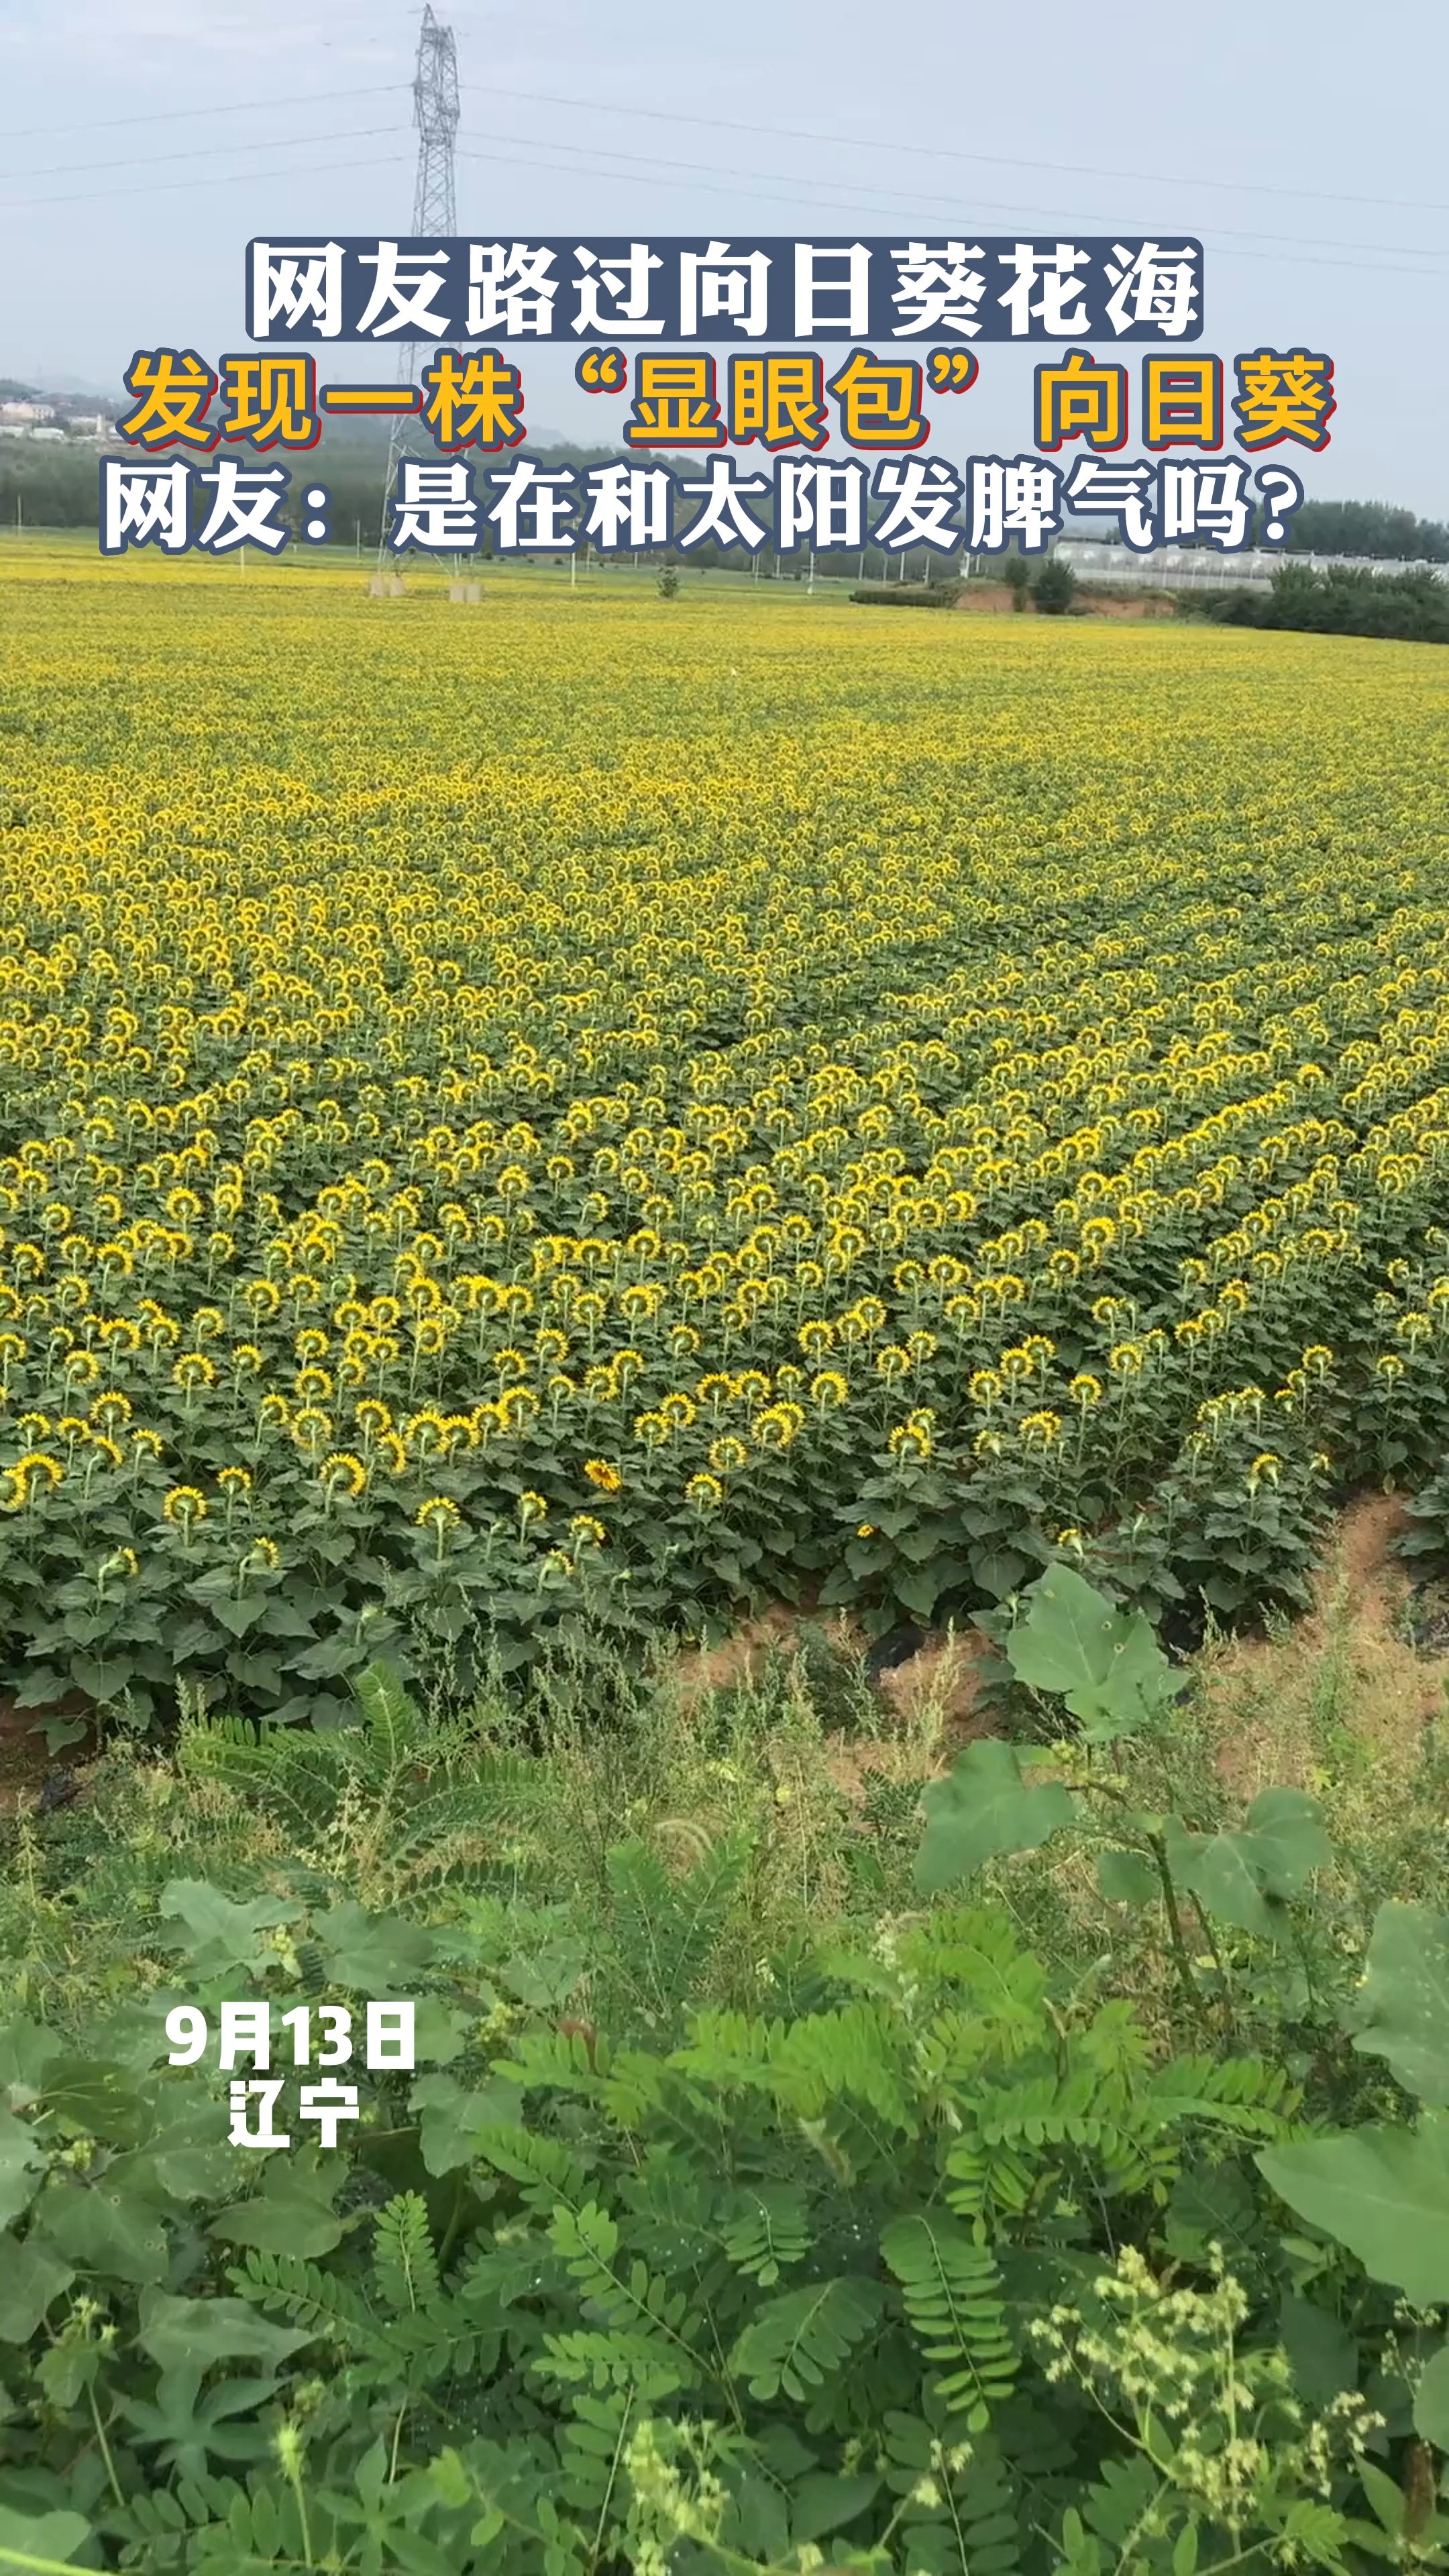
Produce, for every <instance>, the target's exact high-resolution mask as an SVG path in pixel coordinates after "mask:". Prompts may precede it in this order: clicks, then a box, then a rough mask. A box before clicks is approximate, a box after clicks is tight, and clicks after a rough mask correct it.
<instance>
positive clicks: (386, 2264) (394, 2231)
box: [372, 2191, 442, 2317]
mask: <svg viewBox="0 0 1449 2576" xmlns="http://www.w3.org/2000/svg"><path fill="white" fill-rule="evenodd" d="M372 2277H373V2284H374V2287H375V2289H376V2292H377V2296H378V2298H379V2299H380V2300H381V2302H382V2304H383V2306H384V2307H385V2308H388V2309H390V2310H391V2312H392V2314H393V2315H394V2316H400V2317H407V2316H417V2315H418V2314H419V2313H420V2311H421V2310H423V2309H425V2308H431V2307H434V2306H435V2305H436V2304H437V2301H438V2299H439V2297H440V2295H441V2289H442V2284H441V2282H440V2280H439V2277H438V2258H437V2255H436V2253H435V2251H434V2249H433V2231H432V2228H431V2226H430V2224H429V2221H428V2208H427V2203H426V2201H425V2200H424V2199H423V2197H422V2195H421V2193H420V2192H416V2191H402V2192H398V2193H397V2194H396V2196H395V2197H394V2198H393V2199H392V2200H390V2201H389V2202H388V2204H387V2206H386V2208H385V2209H382V2210H380V2211H379V2212H378V2219H377V2232H376V2234H375V2236H374V2238H373V2247H372Z"/></svg>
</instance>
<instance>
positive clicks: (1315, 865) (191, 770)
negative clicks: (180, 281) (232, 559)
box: [0, 542, 1449, 1721]
mask: <svg viewBox="0 0 1449 2576" xmlns="http://www.w3.org/2000/svg"><path fill="white" fill-rule="evenodd" d="M0 598H3V616H0V1384H3V1413H0V1505H3V1515H0V1687H4V1688H6V1689H8V1690H11V1691H13V1692H14V1693H15V1694H16V1696H17V1697H18V1698H19V1699H20V1700H21V1702H22V1703H23V1704H26V1705H29V1706H32V1707H43V1706H47V1705H51V1704H54V1703H56V1702H58V1701H60V1700H61V1699H62V1698H63V1696H64V1694H65V1693H66V1692H68V1691H79V1692H81V1693H83V1694H85V1696H86V1697H87V1698H88V1699H90V1700H94V1701H99V1702H103V1703H111V1704H119V1705H122V1706H126V1707H129V1708H131V1709H132V1710H133V1711H135V1712H136V1713H137V1714H138V1717H139V1719H140V1720H141V1721H144V1719H145V1717H146V1715H147V1713H148V1712H149V1711H151V1710H153V1709H159V1708H164V1706H165V1705H167V1704H168V1703H169V1700H170V1697H171V1694H172V1692H173V1689H174V1686H175V1683H176V1681H177V1678H178V1677H180V1678H181V1679H184V1680H188V1681H191V1682H193V1683H195V1684H197V1685H198V1686H200V1687H201V1688H202V1689H203V1690H204V1692H205V1695H206V1696H207V1697H208V1698H209V1699H210V1700H212V1701H213V1702H216V1703H218V1704H221V1705H225V1706H226V1707H228V1708H231V1709H235V1710H239V1711H241V1712H244V1713H250V1714H252V1715H266V1714H271V1715H274V1716H280V1717H282V1718H296V1717H300V1716H302V1715H304V1714H305V1715H313V1716H316V1715H322V1716H324V1717H325V1716H326V1715H327V1714H328V1713H329V1712H332V1711H337V1712H340V1711H341V1709H342V1708H343V1707H344V1706H345V1704H346V1702H347V1699H348V1693H349V1685H350V1682H351V1680H352V1678H353V1677H354V1676H355V1674H356V1673H357V1672H358V1671H359V1670H360V1669H362V1668H363V1667H364V1666H365V1665H366V1664H367V1663H368V1662H370V1661H371V1660H373V1659H374V1658H375V1657H376V1656H377V1655H378V1654H379V1653H380V1652H386V1653H387V1654H389V1655H390V1656H391V1657H392V1658H393V1659H394V1660H395V1661H397V1662H399V1663H400V1664H402V1665H403V1666H404V1667H405V1668H406V1667H408V1666H411V1667H412V1668H414V1669H415V1668H416V1666H417V1662H418V1659H419V1657H420V1656H421V1655H424V1654H431V1655H433V1656H435V1657H436V1658H437V1659H438V1661H439V1669H441V1670H445V1671H447V1672H449V1673H451V1674H452V1675H454V1676H455V1677H456V1680H457V1682H458V1684H459V1686H460V1687H464V1688H466V1687H468V1686H469V1684H470V1679H471V1677H472V1676H473V1675H474V1674H475V1673H476V1671H477V1670H478V1668H479V1664H480V1660H481V1659H483V1658H490V1657H491V1658H493V1659H495V1660H496V1662H498V1663H501V1665H502V1666H503V1668H504V1669H515V1668H521V1667H523V1666H525V1665H527V1664H528V1663H529V1662H530V1661H531V1660H532V1659H534V1658H535V1657H536V1656H537V1655H538V1653H539V1652H540V1651H542V1650H543V1649H545V1648H547V1647H548V1646H549V1645H550V1642H551V1641H558V1640H566V1639H568V1638H569V1637H571V1636H572V1637H578V1636H581V1635H584V1634H586V1633H587V1634H596V1633H603V1634H605V1635H609V1634H613V1635H614V1636H615V1637H616V1638H617V1639H618V1640H619V1641H620V1642H624V1643H627V1641H628V1640H629V1639H630V1638H643V1637H645V1636H647V1635H648V1634H650V1633H652V1632H655V1631H658V1630H660V1629H662V1628H664V1627H668V1626H674V1627H679V1628H687V1629H689V1630H691V1631H694V1632H700V1631H703V1630H705V1629H707V1628H708V1627H709V1626H710V1625H711V1623H713V1622H715V1621H717V1620H719V1619H721V1618H726V1617H728V1616H729V1615H731V1614H732V1613H734V1612H737V1611H738V1610H740V1609H741V1608H742V1607H744V1606H746V1605H757V1604H759V1603H760V1602H762V1601H766V1600H771V1599H785V1600H789V1601H801V1600H805V1601H810V1602H819V1603H820V1604H822V1605H832V1604H836V1605H851V1606H853V1607H854V1608H855V1609H856V1610H857V1611H858V1612H859V1614H860V1615H861V1616H862V1618H863V1619H864V1620H865V1621H866V1623H867V1625H869V1626H872V1627H874V1628H876V1629H882V1628H885V1627H887V1626H889V1625H890V1624H892V1623H893V1622H895V1621H898V1620H899V1619H901V1618H902V1617H903V1616H909V1617H910V1618H912V1619H915V1620H918V1621H921V1622H927V1621H940V1620H944V1619H945V1618H946V1617H947V1616H958V1617H965V1616H969V1615H971V1614H972V1613H976V1614H982V1613H985V1612H989V1611H990V1610H991V1608H992V1607H993V1605H995V1604H998V1603H1000V1602H1002V1601H1003V1600H1005V1599H1007V1598H1008V1597H1009V1596H1011V1595H1012V1594H1013V1593H1014V1592H1015V1591H1016V1590H1017V1589H1018V1588H1019V1587H1020V1586H1021V1585H1022V1584H1023V1583H1024V1582H1025V1581H1026V1580H1028V1579H1029V1577H1030V1576H1031V1575H1032V1574H1034V1573H1035V1572H1037V1571H1038V1570H1039V1569H1040V1567H1041V1566H1042V1564H1043V1563H1045V1562H1047V1561H1049V1560H1051V1559H1052V1558H1053V1557H1055V1556H1058V1555H1060V1554H1063V1553H1066V1554H1068V1555H1069V1556H1071V1557H1072V1558H1073V1559H1074V1560H1075V1561H1079V1562H1081V1563H1083V1564H1084V1565H1085V1567H1086V1568H1087V1570H1088V1572H1089V1573H1090V1574H1091V1576H1092V1578H1093V1579H1094V1580H1096V1581H1098V1582H1099V1583H1102V1584H1104V1585H1105V1586H1106V1587H1107V1588H1108V1589H1109V1590H1110V1591H1112V1592H1114V1593H1115V1594H1116V1595H1117V1596H1118V1597H1121V1598H1126V1599H1131V1600H1133V1601H1137V1602H1140V1603H1142V1604H1143V1605H1144V1606H1146V1607H1147V1608H1148V1609H1149V1611H1150V1612H1151V1613H1152V1615H1153V1616H1154V1617H1156V1618H1157V1619H1158V1620H1159V1621H1163V1620H1166V1621H1168V1622H1171V1620H1173V1619H1174V1618H1175V1619H1177V1620H1178V1621H1179V1622H1180V1623H1185V1624H1186V1626H1187V1627H1189V1628H1190V1627H1191V1624H1192V1622H1193V1620H1194V1619H1196V1620H1197V1621H1198V1622H1199V1623H1200V1621H1201V1617H1202V1615H1203V1612H1204V1609H1205V1608H1206V1609H1210V1610H1212V1611H1213V1612H1214V1614H1215V1615H1216V1616H1217V1617H1218V1618H1220V1619H1222V1620H1224V1621H1231V1620H1233V1619H1235V1618H1240V1617H1243V1616H1247V1615H1251V1614H1252V1613H1254V1612H1259V1611H1261V1610H1262V1609H1263V1608H1265V1607H1271V1606H1273V1605H1279V1606H1285V1607H1291V1606H1292V1605H1293V1604H1294V1603H1296V1602H1298V1601H1300V1600H1301V1599H1302V1598H1303V1597H1304V1579H1305V1567H1306V1565H1307V1563H1308V1561H1309V1559H1310V1556H1311V1553H1312V1550H1313V1547H1314V1543H1315V1537H1316V1533H1317V1531H1318V1529H1319V1527H1320V1525H1321V1523H1322V1520H1323V1518H1324V1516H1325V1514H1326V1513H1327V1512H1328V1510H1329V1509H1330V1508H1331V1507H1332V1505H1333V1504H1334V1502H1335V1500H1337V1499H1340V1498H1341V1497H1342V1496H1343V1495H1344V1494H1345V1493H1346V1492H1348V1491H1349V1490H1350V1489H1352V1488H1353V1487H1354V1486H1355V1485H1358V1484H1362V1483H1364V1482H1365V1481H1381V1480H1384V1479H1390V1480H1392V1481H1393V1482H1394V1483H1396V1484H1397V1485H1398V1486H1400V1487H1401V1488H1403V1489H1404V1490H1405V1491H1407V1492H1409V1493H1411V1494H1413V1495H1415V1496H1417V1497H1418V1498H1419V1504H1418V1508H1419V1512H1420V1526H1421V1530H1422V1532H1423V1534H1424V1536H1425V1540H1426V1543H1427V1544H1429V1545H1431V1546H1432V1545H1436V1544H1437V1541H1438V1532H1439V1530H1440V1527H1441V1525H1442V1526H1443V1527H1444V1528H1445V1529H1449V1492H1445V1493H1443V1494H1441V1492H1440V1489H1439V1485H1438V1482H1437V1480H1438V1478H1439V1474H1440V1470H1441V1465H1442V1461H1443V1456H1444V1449H1445V1435H1446V1429H1449V1370H1446V1354H1449V1081H1446V1072H1449V757H1446V752H1449V742H1446V697H1445V689H1444V680H1443V676H1442V673H1441V672H1440V669H1439V661H1440V660H1441V659H1442V657H1437V656H1434V655H1432V654H1429V653H1427V652H1420V651H1419V650H1416V649H1415V648H1413V647H1410V646H1399V645H1392V644H1379V643H1367V642H1364V643H1361V642H1357V641H1353V640H1343V639H1319V638H1312V637H1298V636H1283V635H1276V634H1274V635H1259V634H1256V633H1250V632H1243V633H1238V632H1229V631H1217V630H1207V629H1204V628H1202V627H1200V626H1187V625H1184V626H1181V627H1170V628H1166V629H1164V628H1162V627H1161V626H1158V625H1143V626H1140V627H1130V626H1115V627H1114V626H1108V625H1106V624H1100V623H1096V622H1077V623H1069V622H1061V623H1058V622H1056V621H1052V622H1050V623H1048V622H1042V623H1040V624H1038V623H1037V622H1036V621H1029V622H1028V621H1016V620H1012V621H1009V622H1006V623H1003V622H1001V621H998V620H995V619H981V620H976V619H972V618H962V617H957V618H946V619H941V618H936V619H930V620H916V619H910V618H903V619H875V618H867V617H863V616H861V615H860V614H859V613H858V612H857V611H854V610H852V609H851V608H850V607H849V606H848V605H846V604H845V603H844V602H841V601H835V600H832V601H829V602H825V603H822V602H819V601H816V602H812V603H810V604H809V605H808V606H807V605H806V604H805V603H804V602H803V601H802V600H801V597H800V594H799V593H798V592H796V593H794V595H793V596H789V595H787V594H784V593H783V589H782V592H781V594H780V595H777V596H771V595H770V591H769V590H767V589H766V587H765V586H763V585H758V586H753V587H752V589H751V590H749V591H747V590H745V589H744V588H743V587H741V588H736V589H730V588H729V587H728V586H726V585H725V584H723V583H716V584H715V585H714V587H713V589H711V587H710V585H709V583H708V582H707V581H704V580H700V579H695V580H694V581H691V582H690V584H689V585H688V586H687V590H686V592H685V594H684V595H683V596H682V597H681V598H680V600H678V601H676V602H674V603H671V604H663V603H661V602H660V601H659V600H658V599H657V598H656V597H655V595H654V589H653V585H652V584H649V585H644V584H642V583H641V584H640V585H638V586H637V587H631V586H630V584H629V582H628V579H627V576H624V575H610V576H606V577H604V578H601V579H598V580H596V581H593V582H591V583H585V584H581V585H580V587H579V588H578V590H577V591H576V592H571V591H569V589H568V588H567V586H566V585H565V584H563V583H560V582H556V581H553V580H551V579H550V578H549V577H547V576H545V575H543V574H533V575H532V576H531V577H530V576H525V575H522V574H518V575H510V576H500V577H498V578H496V579H495V580H493V581H490V582H489V583H488V584H486V585H485V598H484V604H483V605H482V606H481V607H480V608H478V609H476V610H473V611H471V612H468V613H462V612H460V611H459V610H458V609H457V608H456V607H452V606H450V605H449V603H448V600H447V596H446V586H445V584H444V583H443V582H442V581H441V580H440V579H437V578H433V579H431V580H430V579H429V578H428V577H425V576H419V577H416V578H414V579H413V580H411V581H410V584H409V596H408V597H406V598H404V599H402V600H396V601H385V602H384V601H377V600H373V599H371V598H369V597H368V595H367V589H366V582H365V579H364V577H363V576H362V574H361V572H360V571H358V570H355V569H352V568H349V569H347V570H345V571H343V570H338V569H323V568H321V567H320V566H318V565H317V564H308V565H298V566H275V567H264V568H261V569H258V568H257V567H256V566H255V565H251V566H249V567H248V568H247V571H246V573H245V575H242V574H241V573H240V572H239V569H238V567H237V566H236V565H235V564H228V565H225V566H219V567H218V566H212V565H208V564H196V563H185V564H165V565H156V566H152V565H151V564H149V563H147V562H146V561H144V560H143V561H142V562H140V563H139V564H137V563H134V562H126V563H122V564H102V563H99V562H97V561H96V560H95V559H93V558H89V557H87V556H85V555H84V554H82V553H81V552H80V551H79V550H77V551H75V552H69V551H66V550H64V549H63V548H61V547H60V546H56V547H55V548H54V549H52V550H51V551H50V552H49V553H47V551H46V549H45V547H44V546H43V545H39V544H36V543H34V542H32V543H30V544H28V545H25V546H18V545H16V546H12V547H11V548H10V549H9V550H8V551H7V552H6V554H5V555H4V556H3V558H0Z"/></svg>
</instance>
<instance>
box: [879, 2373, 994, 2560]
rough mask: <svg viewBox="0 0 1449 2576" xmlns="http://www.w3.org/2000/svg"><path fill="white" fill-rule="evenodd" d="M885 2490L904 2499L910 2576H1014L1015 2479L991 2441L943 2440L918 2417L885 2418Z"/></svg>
mask: <svg viewBox="0 0 1449 2576" xmlns="http://www.w3.org/2000/svg"><path fill="white" fill-rule="evenodd" d="M885 2455H886V2464H887V2465H886V2484H887V2486H888V2487H890V2488H891V2489H892V2490H893V2491H894V2492H895V2494H897V2495H898V2496H899V2497H900V2498H901V2500H902V2501H901V2507H900V2512H901V2522H902V2527H903V2530H904V2533H905V2535H906V2557H905V2564H906V2565H907V2566H908V2567H909V2568H910V2569H911V2571H912V2576H1014V2571H1015V2569H1016V2568H1018V2567H1019V2566H1020V2564H1021V2554H1022V2550H1021V2540H1022V2520H1023V2517H1022V2512H1021V2506H1020V2500H1019V2497H1018V2495H1017V2492H1016V2486H1015V2481H1014V2479H1013V2476H1012V2473H1011V2471H1010V2469H1009V2468H1008V2466H1007V2464H1006V2462H1005V2460H1004V2459H1003V2457H1002V2454H1001V2451H1000V2448H999V2446H998V2444H997V2443H996V2442H995V2441H994V2440H993V2438H992V2436H991V2435H990V2434H989V2433H988V2434H983V2435H981V2436H980V2437H979V2438H978V2439H976V2440H975V2441H970V2442H960V2443H956V2442H952V2441H951V2440H949V2439H947V2440H942V2439H941V2438H940V2437H939V2435H938V2434H937V2433H936V2432H934V2431H933V2428H932V2425H931V2424H929V2423H927V2422H925V2421H923V2420H922V2418H921V2417H920V2416H918V2415H903V2414H898V2413H890V2414H888V2415H887V2416H886V2419H885Z"/></svg>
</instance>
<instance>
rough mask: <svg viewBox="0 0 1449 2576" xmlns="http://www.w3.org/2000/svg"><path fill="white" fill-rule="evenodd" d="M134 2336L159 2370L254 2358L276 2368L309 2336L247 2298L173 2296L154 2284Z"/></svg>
mask: <svg viewBox="0 0 1449 2576" xmlns="http://www.w3.org/2000/svg"><path fill="white" fill-rule="evenodd" d="M136 2340H137V2342H138V2343H139V2344H140V2345H141V2347H142V2349H143V2350H144V2351H146V2352H148V2353H149V2354H150V2356H151V2358H152V2360H153V2361H154V2362H155V2363H156V2364H157V2366H158V2368H160V2369H161V2370H201V2371H204V2370H209V2369H210V2368H211V2366H212V2364H213V2362H218V2361H224V2362H229V2363H234V2362H239V2361H259V2362H261V2363H262V2364H263V2365H264V2367H265V2368H266V2369H268V2370H271V2371H275V2370H279V2369H280V2368H281V2366H282V2363H283V2362H284V2361H287V2360H290V2358H291V2356H292V2354H293V2353H294V2352H298V2351H300V2349H301V2347H302V2345H303V2344H305V2343H310V2342H311V2341H312V2337H311V2335H310V2334H308V2333H307V2332H306V2331H305V2330H304V2329H302V2328H300V2327H297V2326H274V2325H272V2324H271V2323H270V2321H269V2320H268V2319H267V2318H266V2317H264V2316H262V2315H261V2313H260V2311H259V2310H258V2309H256V2308H255V2307H253V2306H252V2305H251V2303H250V2301H249V2300H247V2299H175V2298H169V2297H168V2296H167V2295H166V2293H165V2292H164V2291H160V2290H153V2291H151V2292H149V2293H148V2294H147V2295H146V2296H144V2297H143V2298H142V2301H141V2330H140V2333H139V2334H138V2336H137V2338H136Z"/></svg>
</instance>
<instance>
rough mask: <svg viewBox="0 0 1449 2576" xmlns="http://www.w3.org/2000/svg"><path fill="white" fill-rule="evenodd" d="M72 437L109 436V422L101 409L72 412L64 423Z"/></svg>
mask: <svg viewBox="0 0 1449 2576" xmlns="http://www.w3.org/2000/svg"><path fill="white" fill-rule="evenodd" d="M65 426H66V429H67V430H68V432H69V434H70V436H71V437H72V438H109V437H110V435H111V424H110V422H109V421H108V420H107V418H106V416H105V413H104V412H103V411H76V412H72V413H71V416H70V418H69V420H68V421H67V422H66V424H65Z"/></svg>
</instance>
